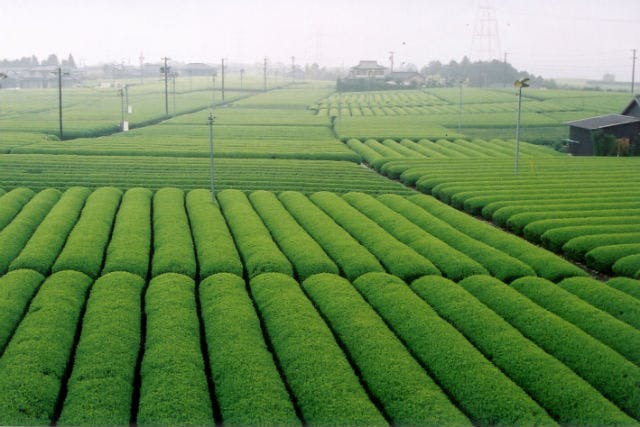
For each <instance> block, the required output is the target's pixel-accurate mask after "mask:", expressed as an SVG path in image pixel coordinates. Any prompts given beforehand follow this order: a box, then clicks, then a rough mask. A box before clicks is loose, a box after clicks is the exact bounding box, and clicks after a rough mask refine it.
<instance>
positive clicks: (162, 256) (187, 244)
mask: <svg viewBox="0 0 640 427" xmlns="http://www.w3.org/2000/svg"><path fill="white" fill-rule="evenodd" d="M164 273H179V274H184V275H186V276H189V277H191V278H192V279H193V278H195V277H196V257H195V253H194V248H193V240H192V237H191V229H190V228H189V219H188V218H187V213H186V211H185V206H184V192H183V191H182V190H180V189H177V188H171V187H167V188H163V189H161V190H158V191H157V192H156V194H155V195H154V196H153V258H152V259H151V276H152V277H156V276H159V275H161V274H164Z"/></svg>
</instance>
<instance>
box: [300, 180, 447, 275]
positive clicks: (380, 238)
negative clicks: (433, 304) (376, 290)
mask: <svg viewBox="0 0 640 427" xmlns="http://www.w3.org/2000/svg"><path fill="white" fill-rule="evenodd" d="M310 198H311V201H313V202H314V203H315V204H316V205H317V206H319V207H320V208H321V209H322V210H324V211H325V212H326V213H327V214H329V215H330V216H331V217H332V218H333V219H334V220H335V221H336V222H337V223H338V224H339V225H340V226H341V227H343V228H344V229H345V230H347V231H348V232H349V233H350V234H351V235H352V236H353V237H355V238H356V239H357V240H358V241H359V242H360V243H362V244H363V245H364V246H365V247H366V248H367V249H369V250H370V251H371V253H372V254H374V255H375V256H376V257H377V258H378V259H379V260H380V262H381V263H382V265H384V266H385V268H386V269H387V270H388V271H389V272H390V273H392V274H394V275H396V276H398V277H400V278H402V279H406V280H410V279H415V278H417V277H420V276H424V275H427V274H440V270H438V269H437V268H436V266H434V265H433V263H431V261H429V260H428V259H426V258H425V257H423V256H422V255H420V254H418V253H417V252H416V251H414V250H413V249H411V248H410V247H409V246H407V245H405V244H404V243H402V242H400V241H399V240H397V239H396V238H395V237H393V236H392V235H391V234H389V233H388V232H387V231H386V230H384V229H383V228H382V227H380V226H379V225H378V224H376V223H375V222H374V221H372V220H370V219H369V218H367V217H366V215H364V214H362V213H361V212H359V211H358V210H357V209H356V208H354V207H353V206H351V205H349V203H347V202H346V201H345V200H344V199H342V198H340V196H338V195H336V194H334V193H329V192H319V193H315V194H313V195H311V197H310Z"/></svg>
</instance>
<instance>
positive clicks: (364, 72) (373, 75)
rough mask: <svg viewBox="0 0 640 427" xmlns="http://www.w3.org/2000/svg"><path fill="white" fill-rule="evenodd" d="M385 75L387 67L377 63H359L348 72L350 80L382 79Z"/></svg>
mask: <svg viewBox="0 0 640 427" xmlns="http://www.w3.org/2000/svg"><path fill="white" fill-rule="evenodd" d="M386 74H387V67H383V66H382V65H380V64H378V62H377V61H360V63H359V64H358V65H356V66H355V67H351V70H350V71H349V78H350V79H380V80H382V79H384V78H385V76H386Z"/></svg>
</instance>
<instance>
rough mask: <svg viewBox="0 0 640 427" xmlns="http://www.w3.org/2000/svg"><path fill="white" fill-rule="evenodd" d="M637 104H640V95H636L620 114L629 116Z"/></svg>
mask: <svg viewBox="0 0 640 427" xmlns="http://www.w3.org/2000/svg"><path fill="white" fill-rule="evenodd" d="M636 106H640V95H636V96H635V97H634V98H633V99H632V100H631V102H630V103H629V105H627V106H626V107H625V109H624V110H622V113H620V114H623V115H625V116H628V115H629V112H630V111H631V110H632V109H633V108H634V107H636Z"/></svg>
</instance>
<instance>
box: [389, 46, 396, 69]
mask: <svg viewBox="0 0 640 427" xmlns="http://www.w3.org/2000/svg"><path fill="white" fill-rule="evenodd" d="M393 55H395V52H394V51H391V52H389V63H390V64H391V72H392V73H393Z"/></svg>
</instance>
